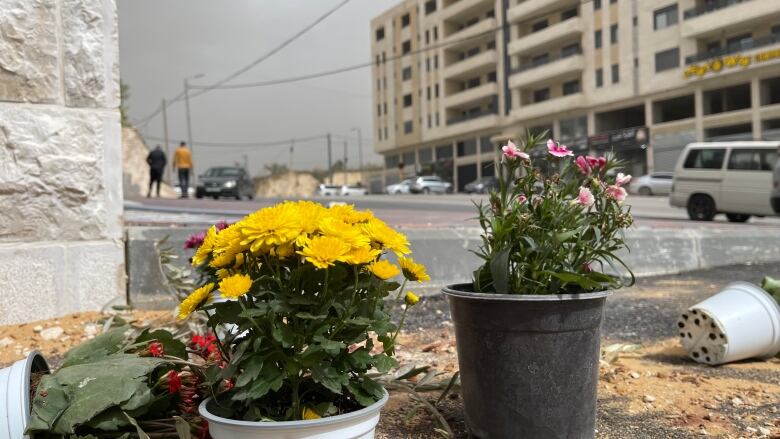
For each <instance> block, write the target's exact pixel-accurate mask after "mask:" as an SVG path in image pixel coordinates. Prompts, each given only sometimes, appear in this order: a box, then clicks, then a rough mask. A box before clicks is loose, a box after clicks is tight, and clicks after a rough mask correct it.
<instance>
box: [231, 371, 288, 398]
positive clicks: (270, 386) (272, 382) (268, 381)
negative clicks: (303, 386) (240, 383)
mask: <svg viewBox="0 0 780 439" xmlns="http://www.w3.org/2000/svg"><path fill="white" fill-rule="evenodd" d="M283 383H284V374H283V373H282V371H280V370H279V369H278V368H277V367H276V365H275V364H273V362H268V364H264V365H263V369H262V371H261V372H260V376H258V377H257V378H256V379H255V380H254V381H253V382H252V383H251V384H250V385H249V386H247V387H244V388H243V389H241V390H240V391H239V392H238V393H236V395H235V396H233V400H235V401H246V400H256V399H260V398H262V397H263V396H265V395H266V394H267V393H268V392H270V391H271V390H274V391H276V390H279V388H280V387H281V386H282V384H283Z"/></svg>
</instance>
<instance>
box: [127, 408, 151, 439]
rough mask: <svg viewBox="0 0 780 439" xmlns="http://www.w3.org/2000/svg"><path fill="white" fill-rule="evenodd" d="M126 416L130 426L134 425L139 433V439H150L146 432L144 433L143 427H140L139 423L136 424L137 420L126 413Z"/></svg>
mask: <svg viewBox="0 0 780 439" xmlns="http://www.w3.org/2000/svg"><path fill="white" fill-rule="evenodd" d="M125 416H126V417H127V420H128V421H129V422H130V424H132V425H133V427H135V430H136V432H138V437H139V439H149V435H148V434H146V432H145V431H143V429H141V426H140V425H138V422H136V420H135V418H133V417H132V416H130V415H128V414H127V413H125Z"/></svg>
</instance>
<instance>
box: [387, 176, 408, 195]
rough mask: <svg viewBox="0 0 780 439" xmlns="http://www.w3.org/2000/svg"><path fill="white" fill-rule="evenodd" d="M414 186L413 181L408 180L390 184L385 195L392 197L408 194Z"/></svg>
mask: <svg viewBox="0 0 780 439" xmlns="http://www.w3.org/2000/svg"><path fill="white" fill-rule="evenodd" d="M411 185H412V180H409V179H406V180H404V181H402V182H400V183H396V184H390V185H387V187H385V193H387V194H391V195H398V194H408V193H409V186H411Z"/></svg>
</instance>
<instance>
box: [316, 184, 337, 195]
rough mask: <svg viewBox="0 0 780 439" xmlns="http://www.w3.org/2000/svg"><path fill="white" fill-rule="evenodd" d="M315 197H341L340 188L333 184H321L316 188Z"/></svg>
mask: <svg viewBox="0 0 780 439" xmlns="http://www.w3.org/2000/svg"><path fill="white" fill-rule="evenodd" d="M317 195H320V196H323V197H329V196H336V195H341V186H336V185H335V184H321V185H319V187H318V188H317Z"/></svg>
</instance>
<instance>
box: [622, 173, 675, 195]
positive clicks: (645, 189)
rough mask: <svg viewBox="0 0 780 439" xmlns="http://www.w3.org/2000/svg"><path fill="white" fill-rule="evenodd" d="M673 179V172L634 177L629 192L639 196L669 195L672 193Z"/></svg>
mask: <svg viewBox="0 0 780 439" xmlns="http://www.w3.org/2000/svg"><path fill="white" fill-rule="evenodd" d="M673 178H674V173H673V172H653V173H651V174H647V175H643V176H641V177H634V178H633V179H632V180H631V184H630V185H629V186H628V191H629V192H631V193H632V194H639V195H669V192H671V191H672V179H673Z"/></svg>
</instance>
